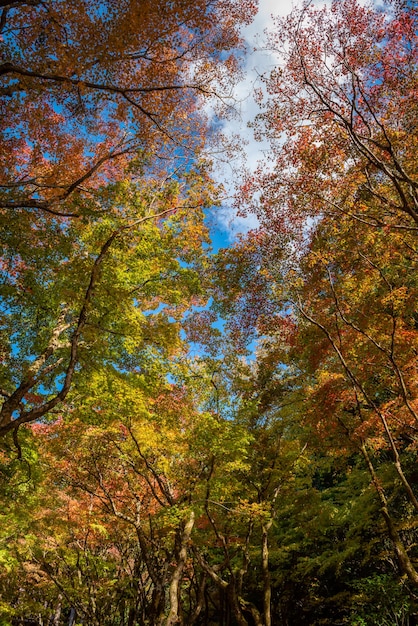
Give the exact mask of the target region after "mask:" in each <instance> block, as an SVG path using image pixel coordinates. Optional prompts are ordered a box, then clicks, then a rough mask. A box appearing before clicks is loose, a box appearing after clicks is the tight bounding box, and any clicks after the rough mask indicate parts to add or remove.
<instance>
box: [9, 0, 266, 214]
mask: <svg viewBox="0 0 418 626" xmlns="http://www.w3.org/2000/svg"><path fill="white" fill-rule="evenodd" d="M1 10H2V13H1V31H2V41H1V46H2V49H3V54H2V56H3V62H2V65H1V69H0V74H1V81H2V83H1V88H0V96H1V97H2V103H3V104H2V107H3V109H2V110H3V116H2V131H1V132H2V142H3V143H4V148H5V149H4V150H3V151H2V157H1V159H2V160H1V170H0V184H1V203H2V204H1V206H2V208H3V209H4V211H3V215H9V214H10V212H12V211H16V210H19V211H22V210H26V211H28V212H30V213H31V214H33V211H34V210H37V211H40V212H47V213H48V214H52V215H67V216H72V217H76V216H79V215H83V214H85V213H87V214H88V213H90V212H91V211H94V210H98V211H100V210H101V207H100V204H99V205H96V202H95V189H96V188H97V186H98V184H100V182H102V181H103V179H109V177H113V178H115V177H117V176H120V175H121V172H123V167H124V166H125V165H126V161H127V160H131V161H133V162H134V161H135V157H136V155H137V154H138V150H144V149H145V150H147V151H149V150H152V152H153V153H154V154H157V153H161V154H163V153H164V152H165V151H167V150H170V148H169V147H168V146H170V145H171V149H175V150H177V154H178V155H179V154H180V153H183V154H185V155H186V156H187V155H191V154H193V152H194V150H195V148H196V146H199V145H201V144H202V141H203V136H204V135H205V133H206V131H205V122H204V120H203V118H202V115H200V114H199V113H198V111H199V103H200V102H201V98H202V97H209V96H213V97H215V96H216V98H217V99H218V100H219V101H222V100H223V99H224V98H227V97H229V95H230V84H231V76H232V72H231V70H235V69H236V57H235V55H234V48H236V47H237V46H238V45H239V44H240V40H239V35H238V28H237V27H238V26H239V24H241V23H247V22H248V21H249V20H251V17H252V15H253V13H254V11H255V5H254V4H253V3H252V2H236V0H216V1H213V0H201V1H200V0H199V1H198V2H194V3H189V2H184V1H183V0H177V1H175V2H165V1H164V0H162V1H158V2H151V1H148V0H147V1H146V2H141V4H140V5H138V3H137V2H135V1H130V0H124V1H123V2H112V1H107V0H106V1H103V2H93V3H92V2H89V1H88V0H80V1H79V2H75V3H74V2H72V3H71V5H69V4H68V3H67V2H63V1H54V2H30V1H29V2H10V3H7V2H3V3H2V6H1ZM74 199H75V200H74ZM73 200H74V201H75V205H74V204H73Z"/></svg>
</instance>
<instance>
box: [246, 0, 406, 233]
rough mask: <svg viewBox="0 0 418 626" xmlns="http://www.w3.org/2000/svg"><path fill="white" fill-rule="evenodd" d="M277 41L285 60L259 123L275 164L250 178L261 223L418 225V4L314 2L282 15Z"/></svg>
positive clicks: (293, 226) (285, 228)
mask: <svg viewBox="0 0 418 626" xmlns="http://www.w3.org/2000/svg"><path fill="white" fill-rule="evenodd" d="M268 46H269V48H270V49H271V50H272V51H274V53H275V54H276V55H277V56H278V63H277V67H276V68H275V69H274V70H273V71H272V72H271V74H270V75H269V76H267V77H265V79H264V82H265V91H266V93H267V95H266V98H265V99H264V96H263V91H261V90H260V93H259V98H260V102H261V103H262V105H263V107H264V109H265V110H264V112H263V113H261V114H260V115H259V118H258V122H257V125H256V128H257V131H258V132H259V133H260V135H263V136H267V137H268V139H269V140H270V142H271V153H270V156H269V163H272V165H271V166H270V167H268V168H264V173H263V170H262V169H261V168H260V171H259V173H258V176H257V179H256V182H255V183H253V182H252V181H248V189H249V190H250V191H251V189H253V188H254V186H255V187H256V188H258V189H259V191H260V192H261V198H260V203H254V204H253V205H252V207H253V209H254V210H255V212H256V213H257V215H258V217H259V220H260V222H261V223H262V224H264V225H265V226H268V228H269V229H271V228H273V227H274V228H275V229H276V230H277V231H278V232H282V233H286V232H289V231H292V233H295V232H296V231H297V230H299V232H300V230H301V229H302V228H303V227H304V225H306V224H307V220H308V218H309V219H313V220H315V219H317V218H318V216H321V215H324V214H327V215H331V216H333V218H334V219H336V220H338V219H340V218H341V217H342V216H343V215H349V216H351V217H352V219H353V220H357V221H359V222H360V223H364V224H369V225H371V226H374V227H384V226H387V227H389V228H392V229H411V230H413V231H415V230H416V228H417V224H418V215H417V209H416V207H417V182H416V174H417V172H416V162H415V159H414V157H413V154H414V152H415V149H416V126H415V125H414V123H413V119H414V118H415V117H416V100H415V97H414V93H415V89H416V80H417V76H416V71H417V57H416V54H417V46H416V9H415V8H414V7H413V6H412V5H410V4H405V3H386V4H385V5H384V9H382V10H379V11H377V10H375V9H374V8H372V7H369V6H365V7H362V6H360V5H358V4H357V2H356V1H355V0H344V1H343V2H334V3H332V5H331V6H330V7H324V8H323V9H321V10H319V9H317V8H315V7H313V6H311V5H310V4H309V3H308V4H305V5H304V6H303V7H302V8H296V9H295V10H294V11H293V12H292V13H291V14H290V15H289V16H288V17H286V18H283V19H277V20H276V22H275V28H274V30H272V31H271V32H270V33H269V35H268ZM341 192H342V193H341ZM250 197H251V196H250ZM250 203H251V201H250ZM308 224H309V222H308Z"/></svg>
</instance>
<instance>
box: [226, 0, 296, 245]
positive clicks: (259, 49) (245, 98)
mask: <svg viewBox="0 0 418 626" xmlns="http://www.w3.org/2000/svg"><path fill="white" fill-rule="evenodd" d="M293 6H294V3H293V2H292V0H260V2H259V11H258V13H257V16H256V18H255V19H254V21H253V23H252V24H251V25H250V26H247V27H246V28H245V29H244V30H243V32H242V34H243V36H244V38H245V40H246V42H247V45H248V55H247V58H246V63H245V67H244V78H243V79H242V80H241V81H240V82H239V84H238V85H237V86H236V88H235V109H236V111H237V115H236V116H235V117H234V119H231V120H228V121H227V122H225V123H224V125H223V132H224V134H225V136H226V138H227V139H229V140H230V141H231V142H234V141H240V142H243V143H244V142H245V147H244V156H245V166H246V168H248V170H250V171H254V169H255V167H256V165H257V162H258V161H259V160H260V159H261V158H262V156H263V150H266V149H267V144H266V143H263V142H257V141H255V139H254V134H253V130H252V129H251V128H249V126H248V124H249V122H251V121H253V120H254V118H255V116H256V115H257V113H258V112H259V107H258V105H257V103H256V102H255V100H254V88H255V87H260V86H261V82H260V76H261V75H263V74H265V73H268V72H269V71H270V70H271V69H272V68H273V67H274V65H275V63H276V60H275V58H274V56H273V55H272V53H270V52H268V51H267V50H263V48H264V38H265V36H264V31H265V30H266V29H268V28H270V27H271V26H272V22H273V17H272V16H278V15H287V14H288V13H289V12H290V11H291V9H292V7H293ZM235 137H237V139H235ZM239 171H242V163H240V161H239V158H237V159H236V161H235V162H231V161H223V160H219V161H217V165H216V177H217V178H218V180H219V181H220V182H222V183H223V185H224V186H225V189H226V191H227V194H228V199H227V200H226V201H225V203H224V207H223V209H222V210H221V211H219V213H218V222H219V226H220V228H223V229H225V230H227V231H228V233H229V236H230V237H231V238H233V237H234V235H235V234H237V233H238V232H245V231H246V230H248V229H249V228H252V227H254V226H255V225H256V223H257V221H256V218H255V217H249V218H247V219H243V218H240V217H237V215H236V212H235V210H234V209H233V208H232V200H231V199H230V198H231V197H232V196H233V194H234V192H235V191H236V186H237V183H239Z"/></svg>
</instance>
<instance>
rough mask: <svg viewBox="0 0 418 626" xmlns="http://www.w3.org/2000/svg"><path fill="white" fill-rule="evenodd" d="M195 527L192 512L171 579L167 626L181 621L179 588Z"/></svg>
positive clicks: (184, 530)
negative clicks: (188, 545) (188, 546)
mask: <svg viewBox="0 0 418 626" xmlns="http://www.w3.org/2000/svg"><path fill="white" fill-rule="evenodd" d="M193 526H194V512H193V511H191V512H190V516H189V519H188V520H187V522H186V523H185V525H184V528H183V532H182V535H181V542H180V550H179V555H178V559H177V566H176V568H175V570H174V573H173V577H172V579H171V584H170V590H169V598H170V613H169V614H168V617H167V621H166V626H173V624H177V623H178V622H179V621H180V620H179V587H180V581H181V576H182V574H183V569H184V565H185V563H186V559H187V544H188V543H189V541H190V535H191V533H192V529H193Z"/></svg>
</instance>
